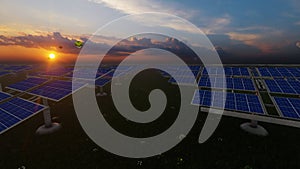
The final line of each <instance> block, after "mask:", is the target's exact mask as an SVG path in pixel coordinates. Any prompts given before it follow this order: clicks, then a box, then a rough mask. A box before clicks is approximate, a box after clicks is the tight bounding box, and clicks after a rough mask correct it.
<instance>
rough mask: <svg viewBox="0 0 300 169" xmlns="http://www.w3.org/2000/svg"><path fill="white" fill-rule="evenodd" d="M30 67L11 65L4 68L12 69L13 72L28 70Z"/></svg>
mask: <svg viewBox="0 0 300 169" xmlns="http://www.w3.org/2000/svg"><path fill="white" fill-rule="evenodd" d="M31 68H32V67H31V66H28V65H12V66H7V67H4V70H8V71H13V72H19V71H23V70H30V69H31Z"/></svg>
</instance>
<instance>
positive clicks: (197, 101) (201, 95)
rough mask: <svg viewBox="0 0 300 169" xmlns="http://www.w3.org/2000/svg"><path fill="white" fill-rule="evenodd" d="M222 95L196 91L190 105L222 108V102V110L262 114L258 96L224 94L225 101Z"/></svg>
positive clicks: (217, 92)
mask: <svg viewBox="0 0 300 169" xmlns="http://www.w3.org/2000/svg"><path fill="white" fill-rule="evenodd" d="M224 95H225V94H224V93H222V92H221V91H208V90H196V91H195V94H194V98H193V100H192V104H194V105H200V106H206V107H214V108H222V101H226V102H225V107H224V108H225V109H227V110H234V111H242V112H248V113H256V114H264V110H263V108H262V106H261V103H260V100H259V98H258V96H256V95H254V94H241V93H226V100H224V99H225V98H223V97H222V96H224ZM212 104H213V105H212Z"/></svg>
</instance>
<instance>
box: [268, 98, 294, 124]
mask: <svg viewBox="0 0 300 169" xmlns="http://www.w3.org/2000/svg"><path fill="white" fill-rule="evenodd" d="M274 100H275V103H276V104H277V107H278V108H279V110H280V112H281V114H282V115H283V116H284V117H287V118H295V119H300V99H299V98H284V97H274Z"/></svg>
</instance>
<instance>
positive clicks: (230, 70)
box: [202, 67, 250, 76]
mask: <svg viewBox="0 0 300 169" xmlns="http://www.w3.org/2000/svg"><path fill="white" fill-rule="evenodd" d="M208 72H209V73H210V74H211V75H222V74H223V73H224V74H225V75H226V76H250V74H249V71H248V69H247V68H246V67H224V69H222V67H205V68H204V69H203V71H202V75H208Z"/></svg>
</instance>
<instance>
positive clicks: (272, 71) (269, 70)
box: [258, 67, 300, 77]
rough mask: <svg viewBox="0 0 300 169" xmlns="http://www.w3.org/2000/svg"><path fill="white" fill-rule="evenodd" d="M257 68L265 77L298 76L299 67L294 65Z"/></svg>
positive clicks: (299, 72)
mask: <svg viewBox="0 0 300 169" xmlns="http://www.w3.org/2000/svg"><path fill="white" fill-rule="evenodd" d="M258 70H259V72H260V74H261V76H265V77H300V68H296V67H259V68H258Z"/></svg>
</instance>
